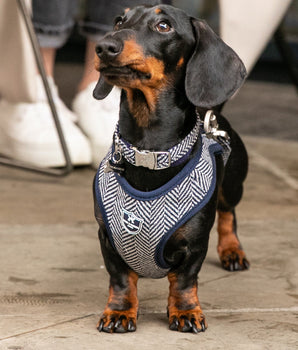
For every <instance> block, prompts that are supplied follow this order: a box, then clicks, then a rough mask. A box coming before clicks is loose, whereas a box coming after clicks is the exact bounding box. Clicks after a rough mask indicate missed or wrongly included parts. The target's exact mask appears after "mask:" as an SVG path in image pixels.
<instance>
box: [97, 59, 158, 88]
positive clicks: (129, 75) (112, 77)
mask: <svg viewBox="0 0 298 350" xmlns="http://www.w3.org/2000/svg"><path fill="white" fill-rule="evenodd" d="M142 68H143V69H142ZM99 71H100V74H102V75H103V76H104V78H105V79H106V80H107V81H108V82H110V83H112V84H114V85H117V82H121V83H123V81H124V80H125V81H127V82H129V81H131V80H142V81H144V80H150V79H151V73H150V72H147V71H144V66H142V65H141V64H136V63H133V64H127V65H119V66H116V65H107V66H101V67H100V69H99Z"/></svg>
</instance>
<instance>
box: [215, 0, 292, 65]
mask: <svg viewBox="0 0 298 350" xmlns="http://www.w3.org/2000/svg"><path fill="white" fill-rule="evenodd" d="M290 3H291V0H282V1H281V0H270V1H260V0H249V1H248V0H219V4H220V35H221V38H222V39H223V40H224V41H225V42H226V43H227V44H228V45H229V46H231V47H232V49H234V50H235V51H236V52H237V54H238V55H239V57H240V58H241V59H242V60H243V62H244V64H245V66H246V69H247V71H248V72H250V71H251V69H252V68H253V66H254V64H255V62H256V61H257V59H258V57H259V56H260V54H261V53H262V51H263V50H264V48H265V46H266V44H267V42H268V41H269V40H270V38H271V37H272V35H273V33H274V31H275V29H276V27H277V26H278V25H279V23H280V21H281V19H282V18H283V16H284V14H285V12H286V10H287V9H288V7H289V5H290Z"/></svg>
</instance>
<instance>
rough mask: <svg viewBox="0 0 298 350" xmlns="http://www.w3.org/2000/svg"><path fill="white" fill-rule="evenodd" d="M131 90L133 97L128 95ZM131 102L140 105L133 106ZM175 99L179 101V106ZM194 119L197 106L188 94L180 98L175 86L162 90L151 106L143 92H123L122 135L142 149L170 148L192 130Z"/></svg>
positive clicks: (121, 111) (121, 110) (158, 149)
mask: <svg viewBox="0 0 298 350" xmlns="http://www.w3.org/2000/svg"><path fill="white" fill-rule="evenodd" d="M130 93H133V99H132V96H128V95H129V94H130ZM131 101H133V103H135V104H136V105H138V106H139V108H138V109H134V108H133V107H132V102H131ZM176 101H180V103H179V105H178V104H177V102H176ZM144 120H146V121H144ZM195 122H196V113H195V108H194V106H193V105H191V104H190V103H189V101H188V100H187V99H186V97H185V98H183V99H182V98H181V96H179V98H177V91H176V90H174V89H173V90H167V91H163V92H161V93H160V94H159V96H158V99H157V101H156V103H155V105H154V108H152V109H151V108H150V106H148V104H147V101H146V98H145V96H144V95H143V93H142V92H141V91H133V92H126V91H124V90H123V91H122V96H121V104H120V118H119V130H120V134H121V136H122V137H123V138H124V139H125V140H127V141H128V142H130V143H131V144H132V145H133V146H135V147H137V148H139V149H144V150H154V151H164V150H167V149H169V148H170V147H172V146H173V145H175V144H177V143H179V142H180V141H181V140H182V139H183V138H184V137H185V136H186V135H187V134H188V133H189V132H190V131H191V129H192V128H193V127H194V124H195Z"/></svg>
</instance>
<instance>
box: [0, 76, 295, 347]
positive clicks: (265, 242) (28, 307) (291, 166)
mask: <svg viewBox="0 0 298 350" xmlns="http://www.w3.org/2000/svg"><path fill="white" fill-rule="evenodd" d="M270 96H271V97H270ZM256 97H259V100H257V101H258V106H256V105H255V102H256ZM279 98H280V100H279V101H278V99H279ZM262 101H263V104H262ZM280 101H284V102H280ZM285 101H286V102H285ZM295 102H296V105H295ZM270 105H272V106H273V107H272V108H271V109H270ZM264 106H265V107H264ZM276 106H278V109H277V107H276ZM283 107H284V108H283ZM262 108H263V112H262ZM264 108H265V111H264ZM252 109H255V110H254V111H252V112H253V113H252V115H249V110H252ZM258 112H259V113H260V115H261V116H263V117H264V118H265V117H267V118H269V119H270V121H273V124H274V125H275V121H276V120H277V119H278V118H281V116H282V115H284V118H285V119H283V120H281V123H279V124H278V123H277V122H276V127H274V128H273V127H272V128H271V129H270V133H268V135H267V136H269V137H264V136H266V134H265V133H266V130H264V129H263V127H258V125H260V124H261V125H262V124H266V125H268V123H266V121H265V120H264V118H263V119H262V118H261V117H260V116H256V115H255V114H256V113H258ZM226 114H227V115H230V116H231V120H232V121H233V125H234V124H237V129H238V130H240V131H241V133H242V135H245V136H244V137H243V138H244V140H245V143H246V145H247V149H248V152H249V156H250V171H249V175H248V178H247V181H246V183H245V193H244V197H243V200H242V202H241V203H240V205H239V207H238V211H237V216H238V223H239V235H240V237H241V241H242V243H243V246H244V247H245V250H246V253H247V255H248V258H249V260H250V262H251V269H250V270H249V271H246V272H236V273H230V272H227V271H224V270H222V269H221V268H220V265H219V261H218V257H217V253H216V240H217V238H216V232H215V229H213V232H212V234H211V240H210V246H209V252H208V255H207V258H206V261H205V263H204V265H203V268H202V271H201V273H200V278H199V297H200V301H201V304H202V308H203V310H204V312H205V314H206V317H207V321H208V325H209V328H208V329H207V331H206V332H205V333H201V334H198V335H193V334H188V333H184V334H183V333H176V332H172V331H170V330H168V325H167V318H166V303H167V293H168V283H167V280H166V279H161V280H147V279H141V280H140V281H139V300H140V316H139V320H138V329H137V332H135V333H131V334H124V335H119V334H113V335H109V334H103V333H98V332H97V330H96V328H95V325H96V323H97V321H98V318H99V315H100V313H101V312H102V310H103V308H104V306H105V302H106V299H107V295H108V275H107V273H106V271H105V268H104V265H103V259H102V257H101V254H100V251H99V242H98V239H97V225H96V223H95V220H94V218H93V203H92V191H91V185H92V179H93V176H94V170H92V169H90V168H79V169H75V171H74V172H73V173H72V174H71V175H69V176H68V177H66V178H61V179H56V178H51V177H47V176H43V175H38V174H33V173H27V172H23V171H20V170H17V169H11V168H6V167H0V193H1V201H0V246H1V253H0V266H1V269H0V280H1V289H0V349H1V350H2V349H5V350H6V349H11V350H22V349H24V350H27V349H28V350H31V349H34V350H35V349H38V350H52V349H53V350H54V349H55V350H57V349H58V350H60V349H61V350H68V349H88V350H90V349H104V350H105V349H132V350H133V349H140V348H142V349H146V350H147V349H155V348H157V347H159V348H160V349H162V350H163V349H165V350H167V349H171V350H173V349H188V350H192V349H210V350H211V349H212V350H215V349H228V350H230V349H243V350H250V349H252V350H255V349H256V350H257V349H268V350H269V349H270V350H278V349H280V350H284V349H292V350H294V349H297V348H298V254H297V248H298V232H297V231H298V196H297V194H298V161H297V157H298V142H297V140H296V141H295V135H297V130H298V127H297V126H298V104H297V95H296V94H295V92H294V91H293V89H292V88H291V87H289V86H287V85H276V86H273V85H272V84H270V85H266V84H262V83H255V82H247V84H246V85H245V86H244V87H243V92H241V93H240V94H239V96H237V97H236V98H235V100H234V101H232V102H231V104H229V105H228V106H227V107H226ZM237 114H238V115H240V116H239V118H238V119H237V117H236V115H237ZM295 118H296V119H295ZM285 120H286V121H288V122H287V123H284V121H285ZM255 124H256V125H255ZM280 125H282V126H280ZM253 128H255V129H256V130H257V132H254V131H252V130H253ZM260 130H261V132H260ZM295 133H296V134H295ZM289 139H292V141H289Z"/></svg>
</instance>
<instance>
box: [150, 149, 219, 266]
mask: <svg viewBox="0 0 298 350" xmlns="http://www.w3.org/2000/svg"><path fill="white" fill-rule="evenodd" d="M218 146H219V147H218ZM219 148H220V149H219ZM209 150H210V154H211V159H212V167H213V177H212V182H211V185H210V189H209V192H208V194H207V195H206V196H205V198H204V199H203V201H202V202H200V204H199V205H197V206H196V207H195V208H193V209H192V210H191V211H190V212H188V213H187V214H186V215H184V217H183V218H182V219H181V220H180V221H179V222H177V224H176V225H175V226H173V227H172V228H171V229H170V230H169V231H168V232H166V233H165V235H164V236H163V237H162V239H161V241H160V242H159V244H158V245H157V247H156V250H155V262H156V264H157V265H158V266H159V267H161V268H163V269H167V268H168V269H169V268H171V266H170V265H169V264H167V263H166V261H165V260H164V257H163V252H164V248H165V246H166V244H167V242H168V240H169V238H170V237H171V236H172V234H173V233H174V232H175V231H176V230H178V229H179V228H180V227H181V226H182V225H183V224H185V223H186V222H187V221H188V220H189V219H191V218H192V217H193V216H194V215H195V214H196V213H197V212H199V211H200V210H201V209H202V208H203V207H204V206H205V205H206V204H207V203H208V202H209V200H210V199H211V197H212V196H213V193H214V190H215V185H216V170H217V169H216V163H215V157H214V155H215V154H218V153H221V152H222V147H221V146H220V145H219V144H214V145H211V146H210V147H209Z"/></svg>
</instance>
